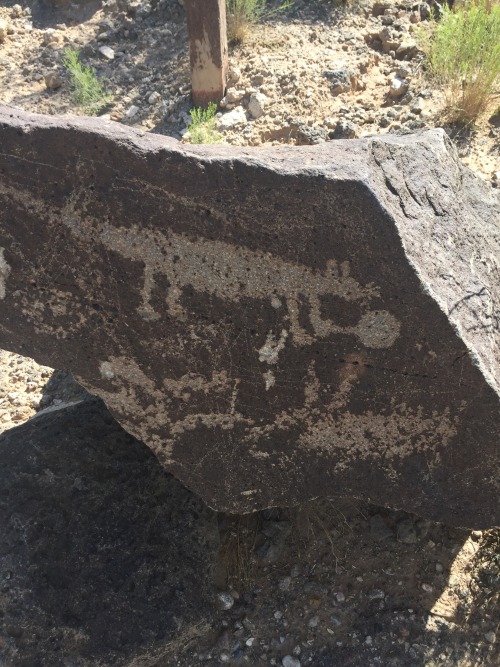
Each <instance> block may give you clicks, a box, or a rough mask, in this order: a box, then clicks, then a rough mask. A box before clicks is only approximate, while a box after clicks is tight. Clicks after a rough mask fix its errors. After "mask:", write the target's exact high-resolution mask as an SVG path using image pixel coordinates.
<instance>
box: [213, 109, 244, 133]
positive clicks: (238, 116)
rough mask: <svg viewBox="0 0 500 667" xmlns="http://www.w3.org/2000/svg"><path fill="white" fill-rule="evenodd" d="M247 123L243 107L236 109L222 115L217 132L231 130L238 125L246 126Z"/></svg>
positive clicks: (217, 125) (217, 124)
mask: <svg viewBox="0 0 500 667" xmlns="http://www.w3.org/2000/svg"><path fill="white" fill-rule="evenodd" d="M246 122H247V115H246V113H245V109H244V108H243V107H236V109H233V110H232V111H229V112H228V113H225V114H222V116H221V117H220V118H218V119H217V122H216V129H217V130H230V129H232V128H233V127H236V126H237V125H245V124H246Z"/></svg>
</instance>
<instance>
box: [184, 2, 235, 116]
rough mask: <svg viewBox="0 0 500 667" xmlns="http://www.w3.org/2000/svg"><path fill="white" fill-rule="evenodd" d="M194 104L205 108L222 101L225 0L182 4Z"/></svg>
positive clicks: (225, 46)
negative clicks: (187, 38) (185, 19)
mask: <svg viewBox="0 0 500 667" xmlns="http://www.w3.org/2000/svg"><path fill="white" fill-rule="evenodd" d="M184 7H185V9H186V17H187V26H188V34H189V49H190V56H191V78H192V93H193V102H194V103H195V104H196V106H202V107H206V106H208V104H209V103H210V102H215V103H217V104H218V103H219V102H220V100H221V99H222V98H223V97H224V92H225V89H226V73H227V30H226V0H184Z"/></svg>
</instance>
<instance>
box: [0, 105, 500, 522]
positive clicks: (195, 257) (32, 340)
mask: <svg viewBox="0 0 500 667" xmlns="http://www.w3.org/2000/svg"><path fill="white" fill-rule="evenodd" d="M0 204H1V205H0V248H1V250H0V276H1V278H0V346H3V347H5V348H6V349H9V350H13V351H15V352H18V353H20V354H24V355H29V356H32V357H34V358H35V359H37V360H39V361H40V362H41V363H44V364H47V365H51V366H53V367H58V368H68V369H70V370H71V371H72V372H73V374H74V375H75V376H76V378H77V380H78V381H79V382H80V383H81V384H82V385H84V386H85V387H86V388H87V389H88V390H89V391H91V392H93V393H95V394H97V395H99V396H100V397H101V398H102V399H103V400H104V401H105V402H106V405H107V406H108V407H109V409H110V410H111V412H112V413H113V414H114V416H115V417H116V418H117V419H118V420H119V422H120V423H121V424H122V425H123V426H124V427H125V428H126V429H127V430H128V431H129V432H130V433H132V434H133V435H135V436H136V437H138V438H139V439H141V440H142V441H143V442H145V443H146V444H148V445H149V446H150V447H151V448H152V449H153V451H154V452H155V453H156V455H157V457H158V459H159V460H160V461H161V462H162V463H163V464H164V465H165V467H166V468H167V469H168V470H169V471H171V472H172V473H174V474H175V475H176V476H177V477H178V478H179V479H180V480H182V481H183V482H184V483H185V484H186V485H187V486H189V487H190V488H191V489H193V490H195V491H196V492H198V493H199V494H200V495H201V496H202V497H203V498H204V499H205V500H206V501H207V502H208V503H209V505H211V506H212V507H214V508H217V509H220V510H228V511H234V512H237V511H243V512H244V511H250V510H254V509H257V508H263V507H269V506H274V505H287V504H293V503H298V502H301V501H303V500H306V499H308V498H311V497H315V496H325V495H327V496H332V495H335V494H343V495H348V494H352V495H355V496H359V497H363V498H367V499H370V500H372V501H373V502H376V503H380V504H385V505H388V506H393V507H398V508H404V509H406V510H410V511H413V512H416V513H419V514H422V515H425V516H426V517H429V518H432V519H437V520H442V521H445V522H449V523H450V524H457V525H461V526H470V527H477V528H480V527H484V526H490V525H493V524H496V523H498V522H499V508H498V495H499V493H498V492H499V468H498V462H499V450H498V433H499V430H500V412H499V386H498V378H499V361H500V348H499V311H498V307H499V306H498V304H499V298H500V276H499V262H500V240H499V236H500V227H499V224H500V206H499V201H498V198H496V197H495V194H494V191H493V190H492V189H491V188H489V187H488V186H487V185H486V184H484V183H483V182H482V181H481V180H480V179H479V178H478V177H476V176H474V175H473V174H472V173H471V172H470V171H468V170H467V169H465V168H464V167H462V166H461V165H460V163H459V161H458V159H457V157H456V155H455V152H454V150H453V148H452V146H451V144H450V142H449V141H448V139H447V137H446V135H445V134H444V132H442V131H440V130H435V131H430V132H425V133H422V134H419V135H415V136H406V137H390V136H388V137H371V138H366V139H363V140H359V141H340V142H332V143H326V144H323V145H320V146H314V147H300V148H290V147H289V146H284V147H279V148H272V149H258V150H257V149H243V148H232V147H203V146H201V147H195V146H183V145H181V144H179V143H177V142H176V141H174V140H171V139H167V138H164V137H159V136H155V135H152V134H141V133H140V132H137V131H133V130H130V129H126V128H124V127H121V126H119V125H116V124H114V123H112V122H106V121H100V120H95V119H77V118H68V117H64V118H60V117H59V118H58V117H43V116H36V115H30V114H26V113H23V112H20V111H17V110H13V109H9V108H5V107H3V108H1V109H0Z"/></svg>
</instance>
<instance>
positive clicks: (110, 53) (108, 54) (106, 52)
mask: <svg viewBox="0 0 500 667" xmlns="http://www.w3.org/2000/svg"><path fill="white" fill-rule="evenodd" d="M99 53H100V54H101V55H103V56H104V57H105V58H106V59H107V60H114V58H115V52H114V49H112V48H111V47H110V46H106V45H104V46H100V47H99Z"/></svg>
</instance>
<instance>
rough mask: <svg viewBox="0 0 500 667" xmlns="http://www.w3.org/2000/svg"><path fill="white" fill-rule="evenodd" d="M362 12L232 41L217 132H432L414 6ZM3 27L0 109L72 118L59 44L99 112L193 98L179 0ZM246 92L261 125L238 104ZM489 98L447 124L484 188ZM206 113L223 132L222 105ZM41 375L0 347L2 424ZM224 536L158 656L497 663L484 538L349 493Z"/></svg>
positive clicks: (37, 15)
mask: <svg viewBox="0 0 500 667" xmlns="http://www.w3.org/2000/svg"><path fill="white" fill-rule="evenodd" d="M374 5H375V2H373V1H371V0H369V1H367V2H364V3H356V4H355V5H354V6H353V7H347V8H344V7H338V6H336V5H335V4H334V3H332V2H328V1H327V0H324V1H318V2H305V1H301V0H298V2H296V4H295V6H294V8H293V9H292V10H290V11H288V12H286V13H280V14H279V15H277V17H275V18H274V19H273V20H271V21H268V22H267V23H266V24H264V25H262V26H258V27H256V28H255V29H254V30H253V31H252V33H251V34H250V35H249V36H248V39H247V41H246V42H245V43H244V44H243V45H240V46H237V47H233V48H232V49H231V52H230V57H231V65H232V77H233V81H232V82H231V86H230V93H231V94H230V95H229V97H228V98H227V100H226V106H225V108H224V109H223V111H222V113H223V114H227V113H229V112H230V111H231V108H232V107H238V106H241V107H242V108H243V111H244V112H245V114H246V115H245V119H244V120H243V121H241V122H240V124H237V125H233V126H230V127H227V128H226V129H223V130H221V132H222V134H223V137H224V140H225V141H226V142H228V143H233V144H242V145H260V144H263V143H283V142H286V143H293V144H296V143H315V142H317V141H321V140H324V139H327V138H329V137H330V138H331V137H333V136H343V137H346V136H363V135H366V134H373V133H385V132H407V131H411V130H414V129H418V128H420V127H434V126H436V125H440V123H441V120H442V118H443V115H442V114H443V107H444V96H443V92H442V91H439V90H436V89H433V88H432V87H431V86H430V84H429V83H428V82H427V81H426V80H425V78H424V73H423V65H422V54H421V53H420V52H419V51H418V49H415V48H414V46H413V39H414V33H413V32H412V31H413V30H414V28H415V26H418V25H419V24H420V18H421V13H422V12H421V9H420V7H421V6H422V5H421V4H420V5H419V3H413V2H406V0H403V1H402V2H385V3H381V2H379V3H378V6H382V5H384V6H385V9H386V11H385V14H384V15H382V14H377V10H375V11H374ZM374 14H377V15H374ZM424 14H425V11H424ZM2 20H3V21H5V26H6V33H7V34H6V37H5V39H4V41H3V43H0V102H1V103H7V104H12V105H14V106H18V107H22V108H24V109H26V110H29V111H36V112H41V113H48V114H55V113H79V112H80V111H79V109H78V108H77V106H75V104H74V102H73V101H72V98H71V94H70V87H69V81H68V77H67V73H66V72H65V70H64V68H63V67H62V57H63V50H64V48H66V47H72V48H77V49H79V51H80V53H81V57H82V60H83V62H85V63H86V64H91V65H93V66H94V67H95V68H96V70H97V72H98V73H99V75H101V76H104V77H106V80H107V82H108V83H107V86H108V88H109V90H110V92H111V93H112V101H111V102H110V104H109V106H108V107H107V108H106V109H104V110H103V113H106V114H107V115H108V116H109V117H110V118H111V119H112V120H116V121H117V122H123V123H126V124H129V125H132V126H134V127H137V128H142V129H144V130H148V131H154V132H159V133H163V134H169V135H171V136H174V137H177V138H181V136H182V132H183V130H184V129H185V127H186V124H187V122H188V115H187V113H188V110H189V108H190V102H189V78H188V75H189V72H188V59H187V50H186V43H187V38H186V29H185V25H184V16H183V8H182V7H181V6H180V4H179V3H178V2H177V0H163V1H162V0H159V1H158V2H154V1H152V2H151V3H147V2H142V1H132V0H130V1H127V0H119V1H117V2H114V0H111V1H110V2H106V3H103V4H102V5H101V3H100V2H95V3H92V2H88V3H76V4H74V5H70V6H69V7H66V8H65V10H64V11H61V10H58V11H56V10H54V11H49V10H48V9H47V6H46V5H43V4H42V3H40V2H25V3H22V6H21V7H20V9H19V7H18V6H16V5H15V3H13V2H3V3H2V6H1V7H0V27H1V21H2ZM384 28H387V29H388V30H389V31H390V34H388V35H386V36H387V39H388V40H389V41H390V40H393V42H394V46H393V48H390V49H388V52H387V53H384V46H383V44H382V42H381V41H380V39H379V37H377V36H375V37H373V36H374V35H379V33H380V31H381V30H383V29H384ZM0 34H1V31H0ZM0 42H1V40H0ZM389 45H390V44H389ZM401 45H403V46H404V48H403V50H402V51H401V53H402V54H404V55H402V56H401V59H400V58H398V57H397V56H396V58H394V57H393V54H391V53H389V51H394V49H396V50H397V49H398V48H400V47H401ZM102 46H108V47H110V48H111V49H112V50H113V55H114V57H113V59H112V60H108V59H107V58H106V57H105V56H103V55H102V54H101V53H100V52H99V48H100V47H102ZM405 49H406V51H405ZM341 70H346V71H347V72H348V74H349V76H348V82H347V84H346V86H345V87H347V88H348V90H345V92H341V93H339V94H334V93H333V92H332V90H333V84H332V80H336V77H337V78H338V76H337V75H338V72H339V71H341ZM325 72H327V73H329V74H327V75H325ZM332 73H333V74H332ZM49 74H52V76H53V78H52V79H50V77H49V78H47V81H51V80H52V81H54V80H57V82H58V86H57V87H56V88H54V89H49V88H47V84H46V77H47V75H49ZM394 77H396V78H400V79H404V81H406V82H407V84H406V83H405V86H406V85H408V92H407V93H405V94H404V95H403V96H401V97H400V98H394V97H391V95H390V82H391V81H392V80H393V79H394ZM59 84H60V85H59ZM231 95H232V96H231ZM256 95H257V99H258V100H260V102H261V103H262V107H263V109H262V110H263V114H262V115H261V116H260V117H259V118H253V117H252V115H251V114H250V113H249V112H248V106H249V104H250V100H251V98H252V96H254V97H255V96H256ZM498 99H499V98H498V97H497V98H496V99H495V100H493V101H492V106H491V109H489V110H488V113H486V114H484V116H483V117H482V118H481V119H480V120H479V122H478V124H477V125H476V127H475V128H472V129H469V130H467V131H466V130H462V131H460V132H456V131H455V130H454V129H453V128H447V130H448V131H449V133H450V134H451V135H453V136H454V137H455V140H456V142H457V147H458V149H459V152H460V155H461V157H462V159H463V161H464V162H465V163H466V164H468V165H469V166H471V167H472V168H474V169H475V170H476V171H478V172H479V173H481V175H482V176H483V177H484V178H485V179H488V180H490V179H491V180H492V182H493V183H494V184H496V182H495V178H496V177H495V174H496V173H497V172H498V171H499V169H500V160H499V152H500V129H499V125H500V121H499V119H498V115H497V116H495V115H494V111H495V109H496V107H498ZM231 100H233V101H231ZM218 122H219V125H221V124H222V126H223V125H224V120H223V116H221V117H220V118H219V120H218ZM51 373H52V371H51V369H49V368H46V367H41V366H39V365H37V364H36V363H35V362H34V361H33V360H31V359H26V358H23V357H19V356H17V355H15V354H11V353H9V352H0V432H2V431H5V430H7V429H9V428H12V427H13V426H16V425H18V424H20V423H22V422H23V421H25V420H27V419H29V418H30V417H31V416H32V415H33V414H34V413H35V412H36V411H37V410H38V409H39V408H40V407H45V406H47V405H49V404H54V403H55V404H57V403H58V402H61V401H63V400H65V398H66V397H65V396H64V394H61V395H58V394H57V392H56V393H54V392H52V393H50V392H47V391H46V390H44V386H45V385H46V383H47V381H48V379H49V378H50V376H51ZM220 536H221V549H220V559H219V567H218V572H217V583H218V585H219V587H220V590H221V593H222V594H223V595H222V597H221V599H220V601H219V602H220V606H221V609H220V611H219V612H218V613H217V614H215V615H214V617H213V618H212V619H209V622H210V630H209V632H206V631H204V632H203V633H202V634H201V635H200V636H197V637H195V638H193V640H192V641H191V642H190V643H189V644H187V645H183V646H179V647H172V655H171V657H170V658H169V659H168V660H167V661H166V662H165V661H163V662H161V663H158V667H159V665H160V664H161V665H165V666H166V665H169V666H170V665H180V666H183V667H191V666H193V665H198V664H203V665H210V666H212V665H213V666H215V665H221V664H247V665H252V666H255V667H260V666H261V665H262V666H264V665H282V664H283V665H285V667H286V666H287V665H288V667H298V666H299V665H302V666H303V665H311V666H312V667H328V666H332V667H334V666H335V667H336V666H339V667H340V666H344V665H346V666H347V665H354V666H358V665H359V667H361V665H362V666H363V667H368V666H370V665H374V666H375V665H377V666H381V667H389V666H390V667H397V666H401V667H406V666H409V667H420V666H424V665H425V666H428V667H430V666H434V665H436V666H437V665H442V666H443V667H444V666H457V667H458V666H460V667H475V666H479V665H492V666H493V665H498V664H500V655H499V650H498V642H499V633H498V627H499V620H500V613H499V611H500V609H499V588H500V587H499V583H500V537H499V535H498V532H497V531H485V532H482V533H480V532H471V531H461V530H457V529H450V528H447V527H445V526H441V525H438V524H432V523H430V522H427V521H424V520H421V519H419V518H418V517H413V516H409V515H407V514H404V513H402V512H398V511H395V510H386V509H381V508H376V507H374V506H369V505H366V504H364V503H360V502H357V501H354V500H346V501H345V502H339V501H338V500H336V501H328V500H325V501H316V502H313V503H310V504H308V505H307V506H305V507H301V508H298V509H293V510H269V511H267V512H261V513H258V514H256V515H252V516H248V517H231V516H223V515H221V516H220ZM224 607H225V608H224ZM287 656H288V657H287ZM294 661H295V662H294Z"/></svg>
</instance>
